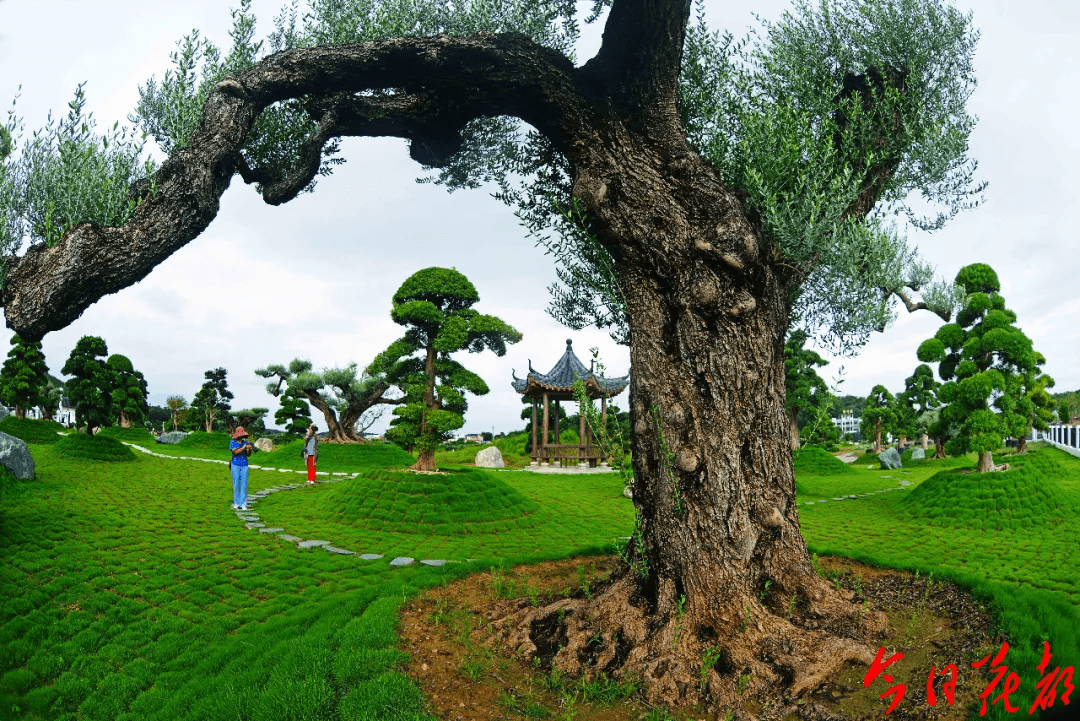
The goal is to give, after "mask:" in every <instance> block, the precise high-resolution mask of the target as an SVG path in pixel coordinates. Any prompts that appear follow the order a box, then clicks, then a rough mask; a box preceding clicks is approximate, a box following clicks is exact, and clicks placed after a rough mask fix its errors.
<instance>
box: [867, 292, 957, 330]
mask: <svg viewBox="0 0 1080 721" xmlns="http://www.w3.org/2000/svg"><path fill="white" fill-rule="evenodd" d="M882 290H883V291H884V292H885V293H887V294H888V293H891V294H893V295H895V296H896V297H897V298H899V299H900V300H901V301H903V303H904V306H905V307H906V308H907V311H908V313H914V312H915V311H917V310H928V311H930V312H931V313H933V314H934V315H936V316H937V317H939V318H941V319H942V320H943V321H945V322H946V323H949V322H950V321H952V311H951V310H949V309H945V310H934V309H933V308H930V307H929V306H927V305H926V303H925V302H923V301H921V300H920V301H918V302H915V301H913V300H911V297H910V296H909V295H908V294H907V293H905V292H904V291H903V290H888V289H887V288H882Z"/></svg>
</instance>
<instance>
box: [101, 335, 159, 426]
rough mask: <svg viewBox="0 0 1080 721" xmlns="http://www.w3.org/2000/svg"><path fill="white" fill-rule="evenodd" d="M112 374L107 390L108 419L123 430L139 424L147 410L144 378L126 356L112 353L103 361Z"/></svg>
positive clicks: (144, 417)
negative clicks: (112, 419) (108, 402)
mask: <svg viewBox="0 0 1080 721" xmlns="http://www.w3.org/2000/svg"><path fill="white" fill-rule="evenodd" d="M105 365H107V366H108V367H109V370H110V371H111V373H112V378H111V388H110V390H109V401H110V405H109V417H110V418H115V419H116V423H118V424H119V425H120V426H122V427H124V428H131V426H132V424H136V423H138V424H141V423H143V422H144V421H145V420H146V413H147V411H148V410H149V408H148V406H147V404H146V378H144V377H143V374H142V373H140V372H139V371H137V370H135V368H134V366H132V365H131V361H130V360H129V359H128V357H127V356H122V355H120V354H119V353H114V354H113V355H111V356H109V359H108V360H107V361H105Z"/></svg>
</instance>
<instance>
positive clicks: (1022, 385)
mask: <svg viewBox="0 0 1080 721" xmlns="http://www.w3.org/2000/svg"><path fill="white" fill-rule="evenodd" d="M1045 363H1046V358H1045V356H1043V354H1042V353H1038V352H1036V353H1035V364H1034V367H1032V368H1029V369H1028V370H1027V371H1025V372H1024V373H1023V374H1021V375H1017V376H1014V379H1015V382H1016V383H1018V384H1019V388H1017V389H1015V390H1014V392H1013V393H1012V394H1009V395H1011V396H1012V397H1015V398H1016V399H1017V400H1016V408H1015V411H1014V413H1013V414H1012V416H1013V419H1014V421H1015V422H1014V423H1013V426H1012V431H1013V433H1012V435H1013V438H1015V439H1016V440H1017V446H1016V452H1017V453H1027V440H1028V436H1029V435H1031V430H1032V429H1033V428H1034V429H1035V430H1039V431H1045V430H1049V428H1050V422H1051V421H1052V420H1054V415H1055V409H1054V404H1053V401H1052V400H1051V398H1050V393H1049V392H1047V390H1046V389H1047V388H1053V387H1054V379H1053V378H1051V377H1050V376H1048V375H1046V374H1045V373H1043V372H1042V366H1043V365H1044V364H1045Z"/></svg>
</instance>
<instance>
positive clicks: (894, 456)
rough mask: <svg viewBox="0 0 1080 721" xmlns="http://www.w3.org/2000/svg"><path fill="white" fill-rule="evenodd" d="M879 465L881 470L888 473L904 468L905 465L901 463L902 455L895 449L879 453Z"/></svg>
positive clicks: (887, 449)
mask: <svg viewBox="0 0 1080 721" xmlns="http://www.w3.org/2000/svg"><path fill="white" fill-rule="evenodd" d="M878 463H880V464H881V468H882V469H883V470H886V471H895V470H897V469H899V468H903V467H904V464H903V463H901V462H900V453H899V452H897V450H896V449H895V448H886V449H885V450H883V451H882V452H881V453H879V454H878Z"/></svg>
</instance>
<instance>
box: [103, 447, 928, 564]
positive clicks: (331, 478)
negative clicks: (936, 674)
mask: <svg viewBox="0 0 1080 721" xmlns="http://www.w3.org/2000/svg"><path fill="white" fill-rule="evenodd" d="M122 442H123V441H122ZM123 443H124V445H126V446H130V447H131V448H134V449H135V450H137V451H140V452H142V453H146V454H148V455H151V456H156V457H157V458H173V459H178V460H185V461H202V462H204V463H220V464H222V465H229V461H221V460H217V459H214V458H193V457H191V456H173V455H168V454H165V453H155V452H154V451H151V450H149V449H148V448H143V447H142V446H139V445H136V444H134V443H127V442H123ZM248 467H249V468H253V469H255V470H260V471H277V472H278V473H300V474H306V473H307V471H293V470H290V469H288V468H270V467H267V466H256V465H250V464H249V465H248ZM868 467H869V468H873V466H868ZM905 472H906V471H905ZM315 475H316V476H321V477H317V478H316V479H315V482H316V483H339V482H340V481H343V480H345V479H346V478H358V477H359V476H360V474H359V473H339V472H335V473H329V472H326V471H317V472H316V473H315ZM900 483H901V485H906V482H905V481H901V482H900ZM306 486H307V484H306V483H286V484H282V485H278V486H271V487H270V488H264V489H262V490H261V491H256V492H255V493H249V494H248V495H247V498H246V499H245V504H246V505H247V506H249V508H248V509H247V510H244V509H235V510H236V517H237V518H238V519H239V520H241V521H243V522H244V528H246V529H248V530H256V529H257V530H258V531H259V533H260V534H262V533H272V534H275V536H276V537H277V538H280V539H281V540H283V541H289V542H290V543H296V545H297V547H298V548H315V547H322V548H323V549H325V550H326V551H327V552H329V553H333V554H336V555H339V556H356V557H357V558H360V559H362V560H364V561H378V560H379V559H381V558H383V555H382V554H379V553H360V554H358V553H357V552H356V551H350V550H348V549H345V548H338V547H337V546H334V545H331V543H330V541H319V540H307V541H305V540H304V539H302V538H300V537H299V536H293V535H290V534H288V533H283V531H284V530H285V529H284V528H267V527H266V524H264V523H261V522H260V521H261V520H262V519H261V518H260V516H259V514H257V513H255V512H254V511H253V510H251V509H250V506H253V505H254V504H255V502H256V501H258V500H260V499H262V498H266V497H267V496H269V495H271V494H274V493H278V492H280V491H291V490H294V489H296V488H305V487H306ZM889 490H892V489H889ZM854 497H855V496H849V498H854ZM837 500H840V499H837ZM824 502H825V501H818V503H824ZM808 503H813V501H808ZM621 538H622V540H624V541H629V540H630V537H629V536H622V537H621ZM475 560H476V559H475V558H466V559H465V561H466V563H472V562H474V561H475ZM415 561H416V559H414V558H411V557H409V556H398V557H397V558H395V559H394V560H392V561H390V566H391V567H392V568H397V567H398V566H411V565H412V564H413V563H414V562H415ZM447 563H461V562H460V561H452V560H445V559H438V558H435V559H424V560H422V561H420V565H422V566H434V567H438V566H445V565H446V564H447Z"/></svg>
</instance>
